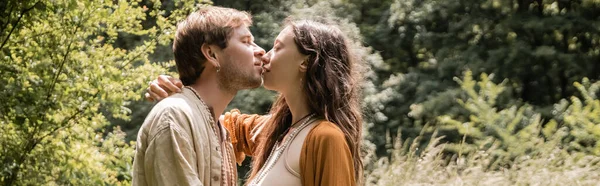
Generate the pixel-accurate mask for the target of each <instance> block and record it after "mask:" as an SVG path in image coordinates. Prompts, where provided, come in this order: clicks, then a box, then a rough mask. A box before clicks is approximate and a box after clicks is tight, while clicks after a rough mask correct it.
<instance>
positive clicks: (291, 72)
mask: <svg viewBox="0 0 600 186" xmlns="http://www.w3.org/2000/svg"><path fill="white" fill-rule="evenodd" d="M307 57H308V56H307V55H304V54H301V53H300V51H298V47H297V46H296V43H295V42H294V33H293V32H292V28H291V27H290V26H288V27H286V28H285V29H283V30H282V31H281V32H280V33H279V35H278V36H277V38H276V39H275V43H273V49H271V50H270V51H269V52H267V54H265V55H264V56H263V61H264V63H265V65H264V68H265V72H264V73H263V78H264V86H265V88H267V89H269V90H275V91H278V92H285V91H286V90H290V89H291V88H293V86H296V88H297V87H299V86H301V85H302V84H301V78H302V76H303V75H304V73H302V72H301V70H300V69H301V68H300V67H301V65H302V62H304V60H306V59H307Z"/></svg>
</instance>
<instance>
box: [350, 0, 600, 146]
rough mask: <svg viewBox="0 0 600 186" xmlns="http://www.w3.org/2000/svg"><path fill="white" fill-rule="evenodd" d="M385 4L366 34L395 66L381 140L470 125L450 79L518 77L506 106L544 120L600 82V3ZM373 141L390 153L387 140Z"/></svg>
mask: <svg viewBox="0 0 600 186" xmlns="http://www.w3.org/2000/svg"><path fill="white" fill-rule="evenodd" d="M369 5H370V4H368V5H366V6H369ZM373 5H374V6H369V7H374V8H376V7H378V6H377V5H378V4H373ZM382 5H387V6H388V7H389V12H387V11H382V13H381V14H379V15H377V16H379V22H378V23H377V24H372V23H369V21H364V22H363V23H365V25H363V26H361V28H366V29H363V30H361V31H363V32H364V35H365V36H367V37H366V38H368V39H366V40H367V42H368V43H369V45H371V46H372V47H373V48H374V49H375V50H377V51H379V52H380V53H381V56H382V57H383V59H384V61H385V66H384V67H385V68H382V70H378V71H377V75H378V76H379V79H380V80H381V82H380V84H378V85H380V87H379V89H380V90H381V91H380V94H379V95H378V99H379V100H380V101H379V102H380V103H381V104H382V105H384V106H383V107H385V109H383V110H382V115H381V117H378V118H377V120H375V125H374V127H373V128H371V129H370V130H371V132H372V133H377V134H386V133H389V134H390V135H391V138H392V139H394V137H395V134H396V132H395V131H397V129H398V128H399V127H402V128H403V130H402V132H403V135H402V136H403V137H414V136H416V135H417V134H418V131H420V129H421V128H422V126H423V124H424V123H431V124H433V125H436V124H437V121H436V120H435V118H436V117H437V116H439V115H451V116H452V117H455V118H462V119H461V120H466V119H467V116H468V114H467V112H466V110H465V109H463V108H461V107H457V106H456V104H454V103H455V101H454V100H455V97H456V96H458V95H459V92H460V90H459V89H458V87H457V85H456V84H455V83H454V82H452V81H450V80H451V79H452V77H455V76H460V73H461V72H462V71H463V70H465V69H472V70H473V73H474V74H480V73H482V72H485V73H492V74H495V75H496V76H497V77H498V78H499V79H505V78H508V79H510V80H511V84H508V85H506V86H507V87H506V90H505V91H504V92H503V93H502V95H499V98H498V102H497V104H496V106H497V107H498V108H499V109H503V108H508V107H511V106H512V105H514V104H520V103H527V104H529V105H531V106H532V109H534V110H535V111H536V112H539V113H541V114H542V115H541V116H542V118H544V119H548V118H551V117H552V114H551V113H550V112H551V111H552V105H553V104H554V103H556V102H558V101H559V100H561V99H563V98H567V96H569V95H573V94H576V93H577V90H576V89H575V88H574V87H573V86H570V85H571V84H572V83H573V82H575V81H578V80H581V79H582V78H583V77H589V78H590V79H591V80H597V79H599V78H600V73H598V71H599V70H600V64H598V61H600V42H599V40H600V29H599V28H600V27H599V26H600V22H598V21H597V20H598V19H599V18H600V13H599V12H600V11H599V10H600V4H599V3H598V1H594V0H583V1H574V0H566V1H562V0H512V1H499V0H460V1H442V0H426V1H421V0H408V1H404V0H395V1H385V2H382ZM362 15H369V14H362ZM377 16H375V17H377ZM363 20H369V19H368V18H363ZM373 20H374V19H373ZM440 134H442V135H446V136H447V138H446V139H445V140H447V141H453V142H459V141H460V140H461V138H460V136H459V135H457V133H456V131H443V130H441V131H440ZM371 137H372V139H371V140H372V141H373V142H374V143H375V144H377V145H378V149H379V151H378V152H379V154H380V155H381V154H385V152H386V151H384V150H382V149H386V148H385V146H384V144H385V143H383V142H384V141H385V136H384V135H373V136H371ZM388 148H389V146H388Z"/></svg>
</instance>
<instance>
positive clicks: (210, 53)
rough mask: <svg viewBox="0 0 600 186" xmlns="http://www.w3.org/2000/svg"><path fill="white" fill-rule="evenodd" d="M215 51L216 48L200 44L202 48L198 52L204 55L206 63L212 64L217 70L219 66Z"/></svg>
mask: <svg viewBox="0 0 600 186" xmlns="http://www.w3.org/2000/svg"><path fill="white" fill-rule="evenodd" d="M215 50H216V46H213V45H208V44H206V43H205V44H202V47H200V51H201V52H202V55H204V57H205V58H206V61H207V62H209V63H210V64H212V65H213V66H214V67H217V68H219V67H221V66H220V65H219V60H217V55H216V54H215V52H216V51H215Z"/></svg>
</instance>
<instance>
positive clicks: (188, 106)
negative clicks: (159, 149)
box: [142, 93, 194, 127]
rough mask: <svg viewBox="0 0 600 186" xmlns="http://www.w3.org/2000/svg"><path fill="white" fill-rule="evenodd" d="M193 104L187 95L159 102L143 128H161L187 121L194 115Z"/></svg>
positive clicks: (151, 111) (175, 96)
mask: <svg viewBox="0 0 600 186" xmlns="http://www.w3.org/2000/svg"><path fill="white" fill-rule="evenodd" d="M193 107H194V105H193V103H191V102H190V100H189V98H187V97H186V96H185V95H183V94H181V93H178V94H174V95H172V96H169V97H167V98H165V99H163V100H162V101H160V102H158V103H157V104H156V105H154V107H153V108H152V110H150V112H149V113H148V115H147V116H146V119H145V121H144V124H143V125H142V127H160V126H162V125H170V124H169V123H179V122H183V121H187V119H186V118H188V117H191V116H192V114H193Z"/></svg>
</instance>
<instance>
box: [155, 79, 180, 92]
mask: <svg viewBox="0 0 600 186" xmlns="http://www.w3.org/2000/svg"><path fill="white" fill-rule="evenodd" d="M157 80H158V85H160V87H161V88H163V89H164V90H165V91H168V93H169V94H173V93H178V92H181V87H182V84H181V81H179V80H178V79H175V78H173V77H171V76H167V75H160V76H158V79H157ZM177 85H179V86H177Z"/></svg>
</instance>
